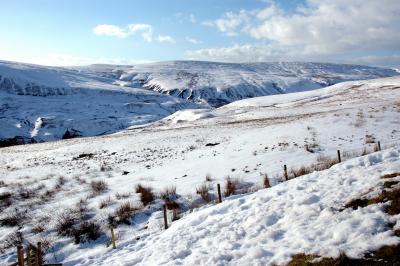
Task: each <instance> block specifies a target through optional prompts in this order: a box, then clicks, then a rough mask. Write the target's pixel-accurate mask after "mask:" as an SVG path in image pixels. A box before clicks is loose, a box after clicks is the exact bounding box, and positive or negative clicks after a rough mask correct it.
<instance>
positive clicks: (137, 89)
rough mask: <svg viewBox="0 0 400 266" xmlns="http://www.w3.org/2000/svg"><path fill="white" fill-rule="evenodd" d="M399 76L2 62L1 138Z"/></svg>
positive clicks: (90, 129) (90, 132) (349, 68)
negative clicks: (353, 81)
mask: <svg viewBox="0 0 400 266" xmlns="http://www.w3.org/2000/svg"><path fill="white" fill-rule="evenodd" d="M394 75H398V73H397V72H396V71H394V70H391V69H382V68H373V67H367V66H358V65H339V64H323V63H296V62H292V63H290V62H277V63H255V64H250V63H249V64H227V63H213V62H196V61H172V62H160V63H152V64H138V65H133V66H118V65H92V66H87V67H70V68H60V67H44V66H38V65H30V64H21V63H15V62H7V61H0V114H1V116H0V127H1V128H2V129H3V130H2V131H1V132H0V141H1V140H6V139H12V138H14V137H20V138H22V139H23V141H24V142H26V143H30V142H42V141H51V140H58V139H61V138H62V137H63V135H64V133H65V132H66V131H67V130H68V131H73V132H77V133H78V135H80V136H98V135H103V134H109V133H114V132H118V131H120V130H123V129H126V128H128V127H131V126H137V125H144V124H147V123H149V122H154V121H157V120H159V119H162V118H165V117H166V116H169V115H171V114H173V113H175V112H176V111H179V110H186V109H204V108H210V107H217V106H221V105H224V104H227V103H231V102H233V101H236V100H241V99H245V98H251V97H256V96H265V95H272V94H282V93H290V92H298V91H305V90H313V89H317V88H321V87H325V86H328V85H331V84H335V83H338V82H341V81H346V80H361V79H371V78H377V77H387V76H394ZM166 94H169V95H166ZM281 99H285V98H281ZM256 105H257V104H256ZM190 112H192V111H188V112H183V113H182V115H183V114H189V113H190ZM199 112H201V111H199ZM197 114H199V113H197ZM204 114H205V113H204ZM198 118H201V117H197V116H194V117H193V119H198ZM183 119H186V118H184V117H183ZM178 120H179V119H178ZM178 120H177V121H178ZM37 121H42V124H41V125H40V126H38V125H37V124H36V123H37ZM16 125H18V126H16Z"/></svg>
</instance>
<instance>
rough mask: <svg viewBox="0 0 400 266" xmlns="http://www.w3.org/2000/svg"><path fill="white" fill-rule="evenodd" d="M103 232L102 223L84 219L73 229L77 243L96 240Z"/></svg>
mask: <svg viewBox="0 0 400 266" xmlns="http://www.w3.org/2000/svg"><path fill="white" fill-rule="evenodd" d="M101 234H102V231H101V228H100V225H99V224H98V223H97V222H95V221H84V222H82V223H81V224H79V226H78V227H77V228H75V229H74V231H73V236H74V242H75V244H79V243H84V242H88V241H91V240H92V241H94V240H96V239H97V238H99V237H100V236H101Z"/></svg>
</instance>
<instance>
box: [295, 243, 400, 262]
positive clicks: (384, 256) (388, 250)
mask: <svg viewBox="0 0 400 266" xmlns="http://www.w3.org/2000/svg"><path fill="white" fill-rule="evenodd" d="M287 265H288V266H308V265H315V266H348V265H352V266H361V265H363V266H367V265H369V266H387V265H392V266H394V265H400V245H392V246H383V247H381V248H380V249H378V250H375V251H372V252H369V253H367V254H365V256H364V258H361V259H355V258H350V257H348V256H347V255H346V254H345V253H342V254H341V255H340V256H339V257H337V258H320V257H319V256H316V255H306V254H297V255H295V256H293V257H292V260H291V261H290V262H289V263H288V264H287Z"/></svg>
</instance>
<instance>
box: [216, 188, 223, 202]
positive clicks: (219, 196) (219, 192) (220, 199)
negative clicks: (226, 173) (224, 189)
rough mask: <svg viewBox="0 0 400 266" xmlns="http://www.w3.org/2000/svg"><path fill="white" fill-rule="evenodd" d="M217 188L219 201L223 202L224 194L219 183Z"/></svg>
mask: <svg viewBox="0 0 400 266" xmlns="http://www.w3.org/2000/svg"><path fill="white" fill-rule="evenodd" d="M217 190H218V202H219V203H221V202H222V196H221V186H220V184H217Z"/></svg>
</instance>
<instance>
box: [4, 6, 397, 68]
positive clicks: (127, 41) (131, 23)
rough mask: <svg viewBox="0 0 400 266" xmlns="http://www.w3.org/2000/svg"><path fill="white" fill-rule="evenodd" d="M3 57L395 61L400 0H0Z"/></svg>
mask: <svg viewBox="0 0 400 266" xmlns="http://www.w3.org/2000/svg"><path fill="white" fill-rule="evenodd" d="M0 6H1V10H2V12H1V16H0V33H1V34H0V60H10V61H19V62H27V63H35V64H43V65H54V66H68V65H87V64H93V63H108V64H135V63H143V62H154V61H166V60H207V61H221V62H268V61H313V62H333V63H355V64H366V65H375V66H383V67H395V68H400V1H399V0H282V1H278V0H275V1H274V0H112V1H111V0H108V1H106V0H57V1H54V0H0Z"/></svg>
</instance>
